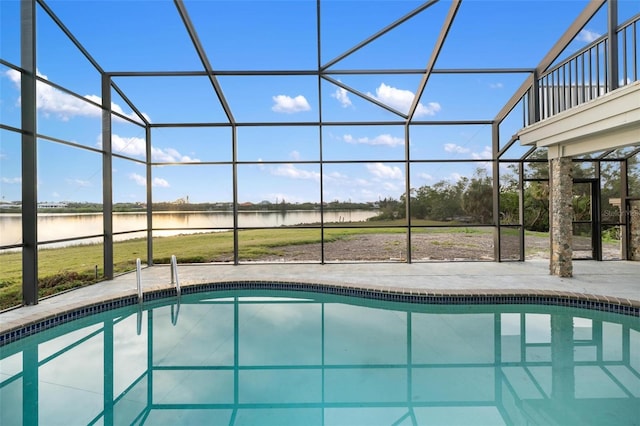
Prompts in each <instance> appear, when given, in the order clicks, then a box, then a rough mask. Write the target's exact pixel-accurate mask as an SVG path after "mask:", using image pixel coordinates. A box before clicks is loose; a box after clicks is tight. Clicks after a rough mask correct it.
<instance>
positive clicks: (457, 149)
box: [444, 143, 471, 154]
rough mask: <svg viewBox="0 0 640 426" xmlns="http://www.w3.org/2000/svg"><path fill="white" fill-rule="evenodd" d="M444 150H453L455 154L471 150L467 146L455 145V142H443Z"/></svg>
mask: <svg viewBox="0 0 640 426" xmlns="http://www.w3.org/2000/svg"><path fill="white" fill-rule="evenodd" d="M444 150H445V151H446V152H453V153H456V154H466V153H467V152H470V151H471V150H470V149H469V148H465V147H463V146H460V145H456V144H455V143H446V144H444Z"/></svg>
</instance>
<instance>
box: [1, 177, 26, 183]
mask: <svg viewBox="0 0 640 426" xmlns="http://www.w3.org/2000/svg"><path fill="white" fill-rule="evenodd" d="M0 182H2V183H7V184H10V185H11V184H20V183H22V178H21V177H14V178H8V177H3V178H1V179H0Z"/></svg>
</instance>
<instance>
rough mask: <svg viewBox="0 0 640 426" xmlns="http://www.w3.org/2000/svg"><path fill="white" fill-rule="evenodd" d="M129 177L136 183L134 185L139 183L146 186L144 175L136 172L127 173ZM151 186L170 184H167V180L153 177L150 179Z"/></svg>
mask: <svg viewBox="0 0 640 426" xmlns="http://www.w3.org/2000/svg"><path fill="white" fill-rule="evenodd" d="M129 179H131V180H132V181H134V182H135V183H136V185H140V186H146V185H147V178H145V177H144V176H142V175H139V174H137V173H129ZM151 186H156V187H161V188H168V187H169V186H170V185H169V182H167V180H166V179H162V178H153V180H152V181H151Z"/></svg>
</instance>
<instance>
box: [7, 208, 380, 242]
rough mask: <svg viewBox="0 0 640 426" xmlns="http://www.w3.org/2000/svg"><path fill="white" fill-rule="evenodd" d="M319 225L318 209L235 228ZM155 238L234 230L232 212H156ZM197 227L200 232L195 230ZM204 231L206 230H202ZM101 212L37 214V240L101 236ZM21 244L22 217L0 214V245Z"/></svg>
mask: <svg viewBox="0 0 640 426" xmlns="http://www.w3.org/2000/svg"><path fill="white" fill-rule="evenodd" d="M377 213H378V212H377V211H375V210H343V211H333V210H332V211H325V212H324V221H325V223H337V222H363V221H366V220H367V219H368V218H371V217H373V216H375V215H376V214H377ZM312 223H320V211H318V210H288V211H240V212H238V226H239V227H242V228H251V227H278V226H293V225H303V224H312ZM146 224H147V216H146V213H137V212H136V213H114V214H113V232H114V233H118V232H128V231H135V230H140V229H145V228H146ZM153 227H154V229H156V230H157V231H154V236H169V235H177V234H190V233H198V232H211V228H227V229H230V228H233V212H220V211H217V212H155V213H154V214H153ZM198 228H200V229H198ZM202 228H205V229H202ZM102 230H103V225H102V214H101V213H39V214H38V241H52V240H60V239H64V238H77V237H86V236H89V235H97V234H102ZM144 236H145V234H144V233H138V232H135V233H129V234H123V235H115V236H114V240H115V241H122V240H126V239H130V238H139V237H144ZM100 240H101V239H84V240H82V241H81V242H80V243H83V244H86V243H91V242H100ZM21 242H22V228H21V216H20V214H17V213H1V214H0V246H7V245H12V244H20V243H21ZM77 243H79V242H78V241H72V242H63V243H56V244H51V245H47V246H48V247H54V246H56V247H60V246H64V245H71V244H77Z"/></svg>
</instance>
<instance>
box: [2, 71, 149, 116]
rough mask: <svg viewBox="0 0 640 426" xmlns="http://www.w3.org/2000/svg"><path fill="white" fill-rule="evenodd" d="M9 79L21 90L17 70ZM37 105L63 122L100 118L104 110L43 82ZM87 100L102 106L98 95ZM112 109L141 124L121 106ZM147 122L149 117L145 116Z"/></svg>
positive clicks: (19, 75)
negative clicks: (81, 118)
mask: <svg viewBox="0 0 640 426" xmlns="http://www.w3.org/2000/svg"><path fill="white" fill-rule="evenodd" d="M5 74H6V75H7V77H9V79H10V80H11V81H12V82H13V83H14V84H15V85H16V87H18V88H20V79H21V74H20V73H19V72H18V71H16V70H9V71H7V72H6V73H5ZM37 74H38V76H39V77H41V78H43V79H45V80H48V78H47V76H46V75H44V74H40V73H39V72H37ZM36 97H37V100H36V104H37V107H38V109H39V110H40V111H42V112H43V113H44V114H45V116H49V115H54V116H56V117H58V118H59V119H61V120H62V121H68V120H69V119H70V118H73V117H100V116H101V115H102V109H101V108H99V107H96V106H95V105H93V104H90V103H88V102H84V101H83V100H82V99H79V98H77V97H75V96H71V95H69V94H67V93H64V92H61V91H60V90H58V89H56V88H55V87H52V86H49V85H47V84H45V83H43V82H41V81H37V82H36ZM84 98H85V99H87V100H90V101H92V102H95V103H97V104H100V103H101V102H102V99H101V98H100V96H97V95H85V96H84ZM111 109H112V110H113V111H116V112H118V113H120V114H122V115H124V116H126V117H129V118H131V119H132V120H135V121H137V122H141V121H140V118H138V116H137V115H136V114H134V113H131V114H126V113H125V112H124V110H123V109H122V107H121V106H120V105H117V104H116V103H114V102H112V103H111ZM143 115H144V116H145V118H146V119H147V120H149V116H148V115H146V114H143Z"/></svg>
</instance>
